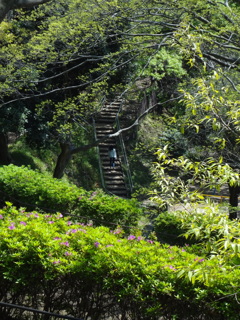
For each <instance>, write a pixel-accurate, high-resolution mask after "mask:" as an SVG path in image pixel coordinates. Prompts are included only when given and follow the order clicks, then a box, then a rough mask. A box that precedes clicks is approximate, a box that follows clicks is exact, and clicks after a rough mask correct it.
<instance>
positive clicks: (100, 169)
mask: <svg viewBox="0 0 240 320" xmlns="http://www.w3.org/2000/svg"><path fill="white" fill-rule="evenodd" d="M92 123H93V132H94V139H95V141H96V140H97V131H96V122H95V119H94V117H92ZM96 149H97V158H98V166H99V173H100V179H101V184H102V188H103V190H104V191H105V192H106V193H108V194H110V195H114V194H113V193H112V192H110V191H108V189H107V187H106V185H105V179H104V175H103V170H102V161H101V156H100V151H99V146H97V147H96Z"/></svg>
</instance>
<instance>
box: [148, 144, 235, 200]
mask: <svg viewBox="0 0 240 320" xmlns="http://www.w3.org/2000/svg"><path fill="white" fill-rule="evenodd" d="M156 155H157V157H158V161H157V162H155V163H154V164H153V168H152V174H153V178H154V180H155V182H154V183H153V189H152V191H150V195H151V199H152V200H154V201H156V202H157V203H158V204H159V205H160V206H165V205H171V204H174V203H178V202H181V203H189V202H198V201H200V202H201V201H202V200H203V199H204V197H203V196H202V195H201V193H202V191H203V190H204V189H216V190H219V189H220V187H221V186H223V185H226V184H227V183H228V184H229V185H230V186H238V185H239V181H240V180H239V173H238V172H236V171H235V170H234V169H232V168H231V166H229V165H228V164H224V163H223V159H222V158H221V157H220V158H219V159H218V160H217V159H214V158H208V159H205V160H204V161H191V160H189V159H188V158H185V157H184V156H181V157H178V158H172V157H171V156H170V154H169V151H168V146H167V145H166V146H165V147H164V148H162V149H159V150H158V151H157V152H156Z"/></svg>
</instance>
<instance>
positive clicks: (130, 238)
mask: <svg viewBox="0 0 240 320" xmlns="http://www.w3.org/2000/svg"><path fill="white" fill-rule="evenodd" d="M134 239H136V237H135V236H133V235H130V236H129V237H128V240H134Z"/></svg>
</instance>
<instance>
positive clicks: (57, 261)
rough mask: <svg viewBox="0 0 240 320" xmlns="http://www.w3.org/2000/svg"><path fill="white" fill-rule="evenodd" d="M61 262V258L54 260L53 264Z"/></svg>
mask: <svg viewBox="0 0 240 320" xmlns="http://www.w3.org/2000/svg"><path fill="white" fill-rule="evenodd" d="M59 263H61V261H60V260H56V261H53V264H59Z"/></svg>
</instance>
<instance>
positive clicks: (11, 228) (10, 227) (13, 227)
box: [8, 223, 16, 230]
mask: <svg viewBox="0 0 240 320" xmlns="http://www.w3.org/2000/svg"><path fill="white" fill-rule="evenodd" d="M15 228H16V227H15V225H14V223H11V225H10V226H9V227H8V229H10V230H13V229H15Z"/></svg>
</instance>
